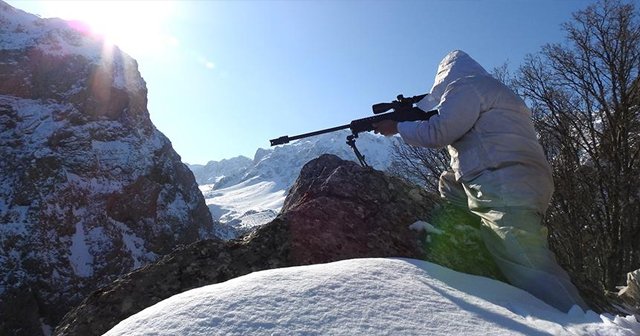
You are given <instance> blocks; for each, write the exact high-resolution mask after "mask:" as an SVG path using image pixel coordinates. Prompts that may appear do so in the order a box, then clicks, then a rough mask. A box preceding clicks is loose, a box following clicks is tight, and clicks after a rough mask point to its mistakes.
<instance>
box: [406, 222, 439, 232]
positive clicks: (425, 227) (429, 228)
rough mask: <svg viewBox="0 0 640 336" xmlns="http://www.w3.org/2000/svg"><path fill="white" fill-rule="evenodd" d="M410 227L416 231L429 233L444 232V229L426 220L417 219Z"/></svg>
mask: <svg viewBox="0 0 640 336" xmlns="http://www.w3.org/2000/svg"><path fill="white" fill-rule="evenodd" d="M409 229H411V230H415V231H418V232H420V231H426V232H427V233H435V234H443V233H444V231H442V230H440V229H438V228H436V227H435V226H433V225H431V224H429V223H427V222H424V221H416V222H415V223H413V224H411V225H409Z"/></svg>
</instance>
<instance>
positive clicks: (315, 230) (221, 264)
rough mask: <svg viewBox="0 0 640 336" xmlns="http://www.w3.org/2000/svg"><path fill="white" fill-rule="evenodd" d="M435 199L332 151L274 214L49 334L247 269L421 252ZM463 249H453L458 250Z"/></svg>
mask: <svg viewBox="0 0 640 336" xmlns="http://www.w3.org/2000/svg"><path fill="white" fill-rule="evenodd" d="M436 201H437V199H436V198H435V197H434V196H433V195H429V194H427V193H425V192H424V191H423V190H422V189H420V188H418V187H416V186H413V185H410V184H407V183H406V182H404V181H403V180H400V179H397V178H394V177H390V176H388V175H385V174H384V173H382V172H379V171H376V170H373V169H368V168H362V167H360V166H359V165H357V164H355V163H354V162H351V161H343V160H341V159H339V158H338V157H336V156H333V155H323V156H321V157H319V158H318V159H315V160H312V161H310V162H309V163H307V165H305V166H304V168H303V169H302V171H301V172H300V176H299V178H298V180H297V181H296V183H295V184H294V186H293V187H292V189H291V191H290V193H289V195H288V196H287V199H286V201H285V206H284V208H283V209H282V212H281V214H280V215H279V216H278V217H277V218H276V219H275V220H274V221H272V222H271V223H269V224H266V225H265V226H263V227H261V228H260V229H258V230H257V231H255V232H253V233H252V234H250V235H249V236H246V237H244V238H242V239H239V240H232V241H227V242H220V241H201V242H197V243H194V244H191V245H189V246H185V247H183V248H181V249H179V250H176V251H174V252H173V253H171V254H169V255H167V256H165V257H164V258H163V259H162V260H160V261H158V262H156V263H153V264H150V265H148V266H146V267H144V268H142V269H140V270H137V271H135V272H132V273H130V274H128V275H126V276H124V277H122V278H121V279H119V280H117V281H116V282H114V283H112V284H110V285H109V286H106V287H103V288H101V289H100V290H98V291H96V292H94V293H93V294H92V295H91V296H89V297H88V298H87V299H86V300H85V301H84V302H83V303H82V304H81V305H80V306H78V307H77V308H75V309H74V310H73V311H72V312H70V313H69V314H68V315H67V316H66V317H65V319H64V320H63V322H62V323H61V324H60V325H59V327H58V329H56V335H99V334H101V333H103V332H106V331H107V330H109V329H110V328H111V327H113V326H114V325H115V324H117V323H118V322H119V321H121V320H122V319H124V318H126V317H128V316H130V315H132V314H134V313H136V312H138V311H140V310H142V309H144V308H145V307H148V306H150V305H153V304H154V303H156V302H159V301H161V300H163V299H166V298H168V297H170V296H172V295H174V294H177V293H180V292H183V291H186V290H188V289H191V288H196V287H199V286H203V285H208V284H213V283H218V282H222V281H226V280H228V279H231V278H234V277H238V276H241V275H245V274H248V273H251V272H254V271H259V270H265V269H271V268H278V267H287V266H296V265H306V264H314V263H325V262H331V261H337V260H342V259H349V258H359V257H407V258H417V259H425V258H426V259H429V256H428V255H427V253H426V252H425V245H424V242H425V235H426V233H425V232H424V231H422V232H418V231H414V230H411V229H409V226H410V224H412V223H414V222H415V221H416V220H418V219H425V218H429V216H430V213H431V212H432V210H433V208H434V206H435V204H436ZM466 252H467V251H459V252H458V253H461V254H464V253H466Z"/></svg>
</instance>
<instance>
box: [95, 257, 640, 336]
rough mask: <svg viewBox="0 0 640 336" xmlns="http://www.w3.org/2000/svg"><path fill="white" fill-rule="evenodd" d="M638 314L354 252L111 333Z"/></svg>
mask: <svg viewBox="0 0 640 336" xmlns="http://www.w3.org/2000/svg"><path fill="white" fill-rule="evenodd" d="M638 333H640V323H638V322H637V321H636V320H635V318H634V317H612V316H608V315H598V314H596V313H594V312H592V311H588V312H584V311H582V310H581V309H580V308H578V307H577V306H576V307H574V309H572V310H571V311H570V312H568V313H562V312H560V311H558V310H556V309H555V308H552V307H551V306H548V305H547V304H545V303H544V302H542V301H540V300H538V299H537V298H535V297H533V296H532V295H530V294H529V293H527V292H525V291H523V290H521V289H518V288H515V287H512V286H510V285H507V284H504V283H502V282H499V281H495V280H492V279H488V278H483V277H479V276H473V275H468V274H463V273H459V272H455V271H452V270H450V269H447V268H444V267H441V266H438V265H435V264H432V263H429V262H425V261H420V260H412V259H384V258H376V259H352V260H345V261H339V262H334V263H329V264H318V265H310V266H299V267H290V268H281V269H273V270H267V271H261V272H255V273H252V274H249V275H246V276H243V277H239V278H235V279H232V280H229V281H227V282H223V283H219V284H214V285H209V286H205V287H201V288H197V289H193V290H190V291H187V292H184V293H181V294H178V295H175V296H173V297H171V298H169V299H166V300H164V301H161V302H159V303H157V304H156V305H154V306H151V307H149V308H147V309H145V310H143V311H141V312H139V313H138V314H135V315H133V316H131V317H129V318H128V319H126V320H124V321H122V322H120V323H119V324H118V325H116V326H115V327H114V328H113V329H111V330H110V331H109V332H107V333H106V334H105V335H108V336H115V335H190V336H198V335H599V336H609V335H616V336H626V335H637V334H638Z"/></svg>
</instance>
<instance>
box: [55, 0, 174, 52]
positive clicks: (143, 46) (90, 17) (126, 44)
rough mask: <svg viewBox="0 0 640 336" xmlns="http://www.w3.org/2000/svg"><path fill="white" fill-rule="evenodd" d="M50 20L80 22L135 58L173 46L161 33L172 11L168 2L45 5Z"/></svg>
mask: <svg viewBox="0 0 640 336" xmlns="http://www.w3.org/2000/svg"><path fill="white" fill-rule="evenodd" d="M43 4H45V5H46V6H47V12H48V14H49V15H50V16H57V17H61V18H63V19H67V20H77V21H82V22H84V23H85V24H87V25H88V26H89V27H90V28H91V30H92V31H93V32H94V33H96V34H99V35H102V36H104V38H105V40H106V42H107V43H112V44H116V45H118V46H119V47H120V48H121V49H123V50H124V51H125V52H127V53H129V54H132V55H134V57H135V56H140V55H141V54H145V53H151V52H158V51H160V50H161V49H162V48H164V47H167V46H175V44H176V43H177V42H176V40H175V38H172V37H171V36H170V35H168V34H167V33H166V32H164V31H163V23H165V22H166V20H167V19H168V18H169V16H170V15H171V13H172V11H173V10H174V5H175V3H174V2H171V1H45V2H43Z"/></svg>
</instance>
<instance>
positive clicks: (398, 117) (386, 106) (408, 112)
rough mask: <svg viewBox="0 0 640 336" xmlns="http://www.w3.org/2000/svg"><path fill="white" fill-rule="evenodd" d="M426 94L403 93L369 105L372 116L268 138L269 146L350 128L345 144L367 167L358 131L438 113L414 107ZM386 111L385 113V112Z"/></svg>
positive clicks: (420, 118) (371, 129) (423, 118)
mask: <svg viewBox="0 0 640 336" xmlns="http://www.w3.org/2000/svg"><path fill="white" fill-rule="evenodd" d="M425 96H426V94H423V95H418V96H413V97H404V96H403V95H398V96H397V97H396V100H394V101H392V102H390V103H378V104H374V105H373V106H371V109H372V110H373V114H375V115H374V116H372V117H367V118H362V119H356V120H353V121H351V122H350V123H348V124H345V125H341V126H336V127H331V128H326V129H323V130H319V131H314V132H309V133H304V134H300V135H295V136H287V135H285V136H281V137H279V138H277V139H271V140H269V141H270V142H271V146H276V145H282V144H286V143H289V141H293V140H298V139H302V138H307V137H311V136H315V135H320V134H325V133H330V132H335V131H339V130H343V129H347V128H349V129H351V135H349V136H347V145H349V146H350V147H351V148H352V149H353V152H354V153H355V154H356V157H357V158H358V161H360V164H361V165H362V166H363V167H368V165H367V162H366V161H365V160H364V155H362V154H361V153H360V151H359V150H358V148H357V147H356V138H357V137H358V134H359V133H360V132H370V131H373V130H374V129H375V127H374V126H373V125H374V124H376V123H379V122H381V121H383V120H394V121H397V122H401V121H416V120H429V118H431V117H432V116H434V115H436V114H438V111H437V110H434V111H429V112H424V111H422V110H421V109H419V108H417V107H414V104H416V103H418V102H419V101H420V100H422V98H424V97H425ZM389 110H393V111H392V112H387V111H389ZM385 112H387V113H385Z"/></svg>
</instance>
